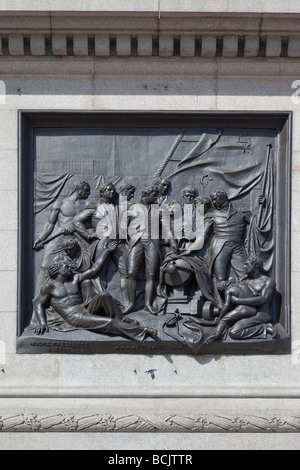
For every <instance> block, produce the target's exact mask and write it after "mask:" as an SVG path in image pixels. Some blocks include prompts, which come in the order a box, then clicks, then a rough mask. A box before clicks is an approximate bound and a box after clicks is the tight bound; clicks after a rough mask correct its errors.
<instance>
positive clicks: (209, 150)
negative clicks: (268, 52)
mask: <svg viewBox="0 0 300 470" xmlns="http://www.w3.org/2000/svg"><path fill="white" fill-rule="evenodd" d="M290 121H291V116H290V114H289V113H218V114H216V113H198V112H184V113H183V112H174V113H167V112H157V113H155V112H151V113H143V112H140V113H137V112H133V113H126V112H124V113H111V112H110V113H100V112H99V113H97V112H93V113H66V112H57V113H51V112H50V113H47V112H43V113H40V112H21V113H20V182H21V185H20V191H19V197H20V198H19V203H20V204H19V206H20V236H19V240H20V244H19V259H20V265H19V304H18V305H19V308H18V310H19V311H18V342H17V351H18V353H33V354H34V353H53V354H55V353H64V354H107V353H115V354H118V353H122V354H124V353H125V354H185V355H198V354H225V355H228V354H243V355H244V354H284V353H289V352H290V251H289V250H290V127H291V122H290Z"/></svg>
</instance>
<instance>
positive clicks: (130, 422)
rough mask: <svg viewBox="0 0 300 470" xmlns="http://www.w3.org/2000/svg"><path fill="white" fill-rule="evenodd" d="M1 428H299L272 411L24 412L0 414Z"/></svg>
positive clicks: (299, 422)
mask: <svg viewBox="0 0 300 470" xmlns="http://www.w3.org/2000/svg"><path fill="white" fill-rule="evenodd" d="M0 430H1V431H2V432H13V431H14V432H83V431H84V432H152V433H153V432H168V433H170V432H193V433H195V432H196V433H214V432H245V433H249V432H255V433H257V432H264V433H265V432H270V433H276V432H280V433H282V432H293V433H294V432H299V431H300V415H297V414H295V415H286V414H281V413H278V414H274V415H271V414H270V415H269V416H261V415H259V414H258V413H257V414H256V413H254V414H248V413H247V414H239V415H234V414H228V415H227V414H224V413H223V414H222V413H220V414H218V413H216V414H212V415H209V414H203V415H199V416H185V415H177V414H169V415H155V414H151V413H149V414H145V415H144V414H140V415H137V414H129V415H123V416H117V415H115V416H114V415H111V414H110V413H105V414H91V415H83V414H82V415H75V414H72V413H66V414H56V415H49V416H47V415H38V414H35V413H28V414H26V413H24V414H18V415H15V416H1V418H0Z"/></svg>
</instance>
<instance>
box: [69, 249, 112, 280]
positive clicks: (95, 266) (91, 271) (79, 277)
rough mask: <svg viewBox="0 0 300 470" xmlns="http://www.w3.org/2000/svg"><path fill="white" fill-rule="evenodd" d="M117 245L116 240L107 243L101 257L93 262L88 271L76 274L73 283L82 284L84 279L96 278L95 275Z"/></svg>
mask: <svg viewBox="0 0 300 470" xmlns="http://www.w3.org/2000/svg"><path fill="white" fill-rule="evenodd" d="M117 244H118V242H117V241H116V240H114V241H113V242H111V243H109V244H108V245H107V246H106V247H105V249H104V250H103V253H102V254H101V256H100V257H99V258H98V259H97V261H95V263H94V264H93V266H92V267H91V268H90V269H88V270H87V271H85V272H84V273H82V274H76V275H75V276H74V282H83V281H85V280H86V279H93V278H94V277H95V276H97V274H99V273H100V271H101V269H102V268H103V266H104V264H105V262H106V259H107V256H108V255H109V253H110V252H111V251H113V250H114V249H115V248H116V246H117Z"/></svg>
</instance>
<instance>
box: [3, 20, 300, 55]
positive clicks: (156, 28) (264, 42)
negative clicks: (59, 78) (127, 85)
mask: <svg viewBox="0 0 300 470" xmlns="http://www.w3.org/2000/svg"><path fill="white" fill-rule="evenodd" d="M299 17H300V15H299V14H293V15H285V14H273V15H271V14H269V15H266V14H239V15H235V14H223V15H222V14H216V13H215V14H210V15H209V14H200V13H188V12H186V13H185V14H181V13H173V14H172V15H170V14H168V13H164V14H162V15H158V14H157V13H142V12H137V13H134V12H132V13H122V12H120V14H118V15H117V14H116V13H111V14H109V12H102V13H97V12H94V13H87V12H82V13H80V12H76V13H75V12H73V13H72V12H68V14H67V15H66V14H63V13H62V12H61V13H56V14H55V13H47V12H44V13H41V12H40V13H39V14H34V13H32V12H31V13H30V14H29V13H28V12H27V14H26V12H25V13H21V12H19V13H15V14H9V13H5V12H2V13H1V16H0V60H3V59H5V58H7V57H20V56H21V57H30V56H33V57H36V58H38V57H42V56H47V57H57V56H60V57H66V56H75V57H87V56H90V57H102V58H111V59H116V58H118V57H119V58H122V57H123V58H124V57H134V58H139V57H141V58H144V59H145V58H149V59H150V58H151V57H156V58H160V59H161V60H165V59H167V58H171V57H176V58H182V59H187V58H194V59H198V60H200V59H201V58H210V59H218V60H219V59H220V57H223V58H246V59H251V58H258V57H270V58H278V59H280V58H284V57H286V58H300V27H299V24H300V22H299ZM1 56H2V57H1Z"/></svg>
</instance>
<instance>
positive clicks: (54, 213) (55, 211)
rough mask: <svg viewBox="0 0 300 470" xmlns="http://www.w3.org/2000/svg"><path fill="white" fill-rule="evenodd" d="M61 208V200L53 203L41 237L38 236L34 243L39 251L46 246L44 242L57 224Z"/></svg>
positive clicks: (35, 248) (34, 246)
mask: <svg viewBox="0 0 300 470" xmlns="http://www.w3.org/2000/svg"><path fill="white" fill-rule="evenodd" d="M60 208H61V203H60V202H59V201H56V202H55V203H54V204H53V207H52V209H51V212H50V215H49V218H48V220H47V222H46V223H45V225H44V227H43V230H42V231H41V233H40V235H39V237H38V238H37V240H35V242H34V244H33V248H34V250H37V251H38V250H40V249H42V248H44V243H43V242H44V241H45V240H46V238H48V237H49V235H50V234H51V233H52V231H53V229H54V226H55V224H56V222H57V219H58V215H59V212H60Z"/></svg>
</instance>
